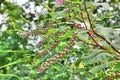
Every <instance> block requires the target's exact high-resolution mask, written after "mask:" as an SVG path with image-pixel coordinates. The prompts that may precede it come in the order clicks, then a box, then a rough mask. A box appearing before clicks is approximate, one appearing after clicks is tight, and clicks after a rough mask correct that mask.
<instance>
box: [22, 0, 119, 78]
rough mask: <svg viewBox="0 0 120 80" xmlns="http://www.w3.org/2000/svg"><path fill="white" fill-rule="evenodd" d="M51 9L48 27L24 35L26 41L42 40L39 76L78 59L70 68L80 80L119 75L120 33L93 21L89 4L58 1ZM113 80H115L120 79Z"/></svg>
mask: <svg viewBox="0 0 120 80" xmlns="http://www.w3.org/2000/svg"><path fill="white" fill-rule="evenodd" d="M60 1H62V2H60ZM59 2H60V3H59ZM63 2H64V4H63ZM51 5H52V3H51V2H49V4H48V5H45V7H46V8H47V9H48V10H49V14H48V16H47V17H45V18H44V19H43V20H42V22H44V24H45V25H44V26H43V27H38V28H37V29H36V30H33V31H31V32H25V33H23V34H22V35H21V37H22V38H26V37H28V36H33V35H35V36H38V35H40V36H41V37H42V39H41V40H40V41H39V42H38V44H37V45H36V46H37V47H39V48H40V50H39V51H38V56H39V57H40V68H39V73H40V74H43V73H44V72H46V71H47V69H50V68H51V67H50V66H53V65H56V64H57V63H58V62H60V63H61V64H62V65H63V66H65V65H66V64H69V63H65V61H66V60H65V59H67V62H70V61H69V60H68V59H69V58H71V56H74V55H76V56H77V59H76V61H75V62H74V63H73V64H69V65H70V66H71V65H73V66H74V69H72V71H74V73H75V74H76V77H77V78H79V79H90V80H91V79H107V80H110V77H111V76H110V71H111V72H112V71H113V72H116V74H118V73H119V72H118V70H119V69H120V68H118V67H117V66H118V65H120V62H119V59H120V56H119V55H120V51H119V50H120V47H119V45H120V38H119V37H120V33H119V32H118V31H116V30H114V29H112V28H107V27H104V26H103V25H99V24H98V23H96V22H95V21H93V20H92V19H94V17H93V16H92V10H91V8H92V7H95V6H94V5H91V2H86V0H84V1H79V0H75V1H73V0H65V1H64V0H56V5H55V6H56V7H54V6H51ZM84 47H85V48H84ZM36 54H37V53H36ZM34 57H36V56H34ZM37 59H38V58H37ZM63 62H64V63H63ZM33 63H34V62H33ZM112 68H114V70H112ZM68 72H69V71H68ZM71 73H72V72H71ZM62 75H63V74H61V76H62ZM111 75H112V74H111ZM113 76H114V77H113V78H114V79H116V78H119V77H120V76H119V75H117V76H115V75H113ZM57 77H59V76H57ZM54 79H56V78H55V77H54ZM66 79H70V77H69V76H67V78H66Z"/></svg>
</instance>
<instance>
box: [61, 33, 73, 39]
mask: <svg viewBox="0 0 120 80" xmlns="http://www.w3.org/2000/svg"><path fill="white" fill-rule="evenodd" d="M72 35H73V31H69V32H66V33H65V34H64V35H62V36H60V40H65V39H67V38H70V37H71V36H72Z"/></svg>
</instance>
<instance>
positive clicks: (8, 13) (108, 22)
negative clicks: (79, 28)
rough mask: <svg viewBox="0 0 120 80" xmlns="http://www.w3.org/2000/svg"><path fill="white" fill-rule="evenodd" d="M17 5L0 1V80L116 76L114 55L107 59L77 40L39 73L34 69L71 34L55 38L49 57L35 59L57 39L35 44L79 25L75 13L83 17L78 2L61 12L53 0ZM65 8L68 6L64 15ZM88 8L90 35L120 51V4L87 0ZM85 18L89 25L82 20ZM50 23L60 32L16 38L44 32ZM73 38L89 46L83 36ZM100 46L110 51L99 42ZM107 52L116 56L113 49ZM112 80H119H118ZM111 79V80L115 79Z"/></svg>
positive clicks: (113, 0)
mask: <svg viewBox="0 0 120 80" xmlns="http://www.w3.org/2000/svg"><path fill="white" fill-rule="evenodd" d="M19 3H22V0H21V2H19V1H18V2H17V1H15V0H13V1H12V0H0V80H105V79H106V78H107V77H108V76H111V75H115V73H117V72H118V73H119V71H120V68H119V66H120V62H119V60H120V58H119V54H111V53H109V52H107V51H104V50H101V49H99V48H96V47H91V46H90V45H88V44H85V43H82V42H79V41H76V42H75V45H74V47H73V48H72V49H71V51H70V52H69V53H68V54H67V55H66V56H64V57H62V58H61V59H60V60H59V61H57V62H56V63H54V64H52V65H51V66H50V67H49V68H48V69H47V70H46V71H45V72H44V73H42V74H40V73H39V72H38V70H39V68H40V66H41V64H42V63H43V62H45V61H46V60H47V59H49V58H50V57H51V56H53V55H54V54H57V53H59V52H60V51H62V50H63V49H64V48H65V47H66V46H67V43H69V37H70V36H71V34H73V33H72V32H73V31H75V30H76V29H75V28H70V30H69V32H68V33H66V34H67V35H63V36H62V37H61V38H60V41H61V43H60V45H59V46H58V47H56V48H55V50H53V53H52V55H50V54H46V55H45V56H44V57H42V58H41V57H39V53H40V52H41V51H43V50H44V49H43V48H45V49H47V48H48V47H49V46H50V45H51V43H52V42H53V41H54V40H55V39H56V36H53V37H52V38H50V39H49V40H48V41H46V42H45V43H44V45H42V47H38V46H36V45H37V43H38V42H39V41H40V40H41V39H42V38H43V37H46V36H48V35H51V34H53V33H54V32H53V31H56V32H57V31H64V30H65V28H64V27H67V26H68V25H65V24H66V23H69V24H71V22H72V21H78V22H80V24H81V25H82V24H83V23H82V21H81V18H79V12H82V13H83V14H86V13H85V10H84V5H83V0H80V1H79V0H65V2H64V4H63V5H62V6H61V7H55V6H54V4H55V0H26V1H24V3H23V4H19ZM70 3H72V7H70V10H69V11H68V12H66V13H64V10H65V9H67V8H69V7H68V5H69V4H70ZM78 5H80V6H78ZM87 7H88V8H89V12H90V13H89V14H90V16H91V19H92V23H93V26H94V27H95V30H96V31H97V32H98V33H99V34H102V35H103V36H104V37H105V38H106V39H107V40H108V41H110V42H111V44H113V45H114V46H115V47H116V48H117V49H118V50H120V47H119V45H120V2H119V0H88V1H87ZM63 17H70V20H68V21H66V20H64V19H62V18H63ZM84 18H85V21H86V23H88V20H87V17H84ZM51 20H53V21H56V23H59V25H61V26H60V28H58V29H57V30H56V29H54V28H51V29H50V30H49V31H48V32H46V34H45V35H42V34H35V35H32V36H29V37H28V38H24V39H22V38H21V35H22V33H24V32H31V31H34V30H36V29H38V28H40V27H45V28H46V26H48V22H49V21H51ZM52 26H53V27H54V26H56V25H54V24H53V25H52ZM88 26H89V24H88ZM96 26H97V27H96ZM78 37H79V38H82V39H83V40H87V41H89V42H92V40H89V38H88V37H87V35H84V32H83V33H79V34H78ZM98 40H99V39H98ZM99 42H100V43H101V44H103V45H104V46H105V47H107V48H109V46H108V45H107V44H105V43H104V42H102V41H100V40H99ZM108 50H109V51H110V52H113V53H115V52H114V51H113V50H112V49H108ZM48 53H50V52H48ZM112 78H114V79H117V80H119V79H120V78H119V76H117V77H114V76H113V77H112ZM112 78H111V80H114V79H112Z"/></svg>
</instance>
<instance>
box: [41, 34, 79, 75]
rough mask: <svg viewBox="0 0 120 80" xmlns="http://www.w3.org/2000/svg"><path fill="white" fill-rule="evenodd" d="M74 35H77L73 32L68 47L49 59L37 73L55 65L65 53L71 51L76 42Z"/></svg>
mask: <svg viewBox="0 0 120 80" xmlns="http://www.w3.org/2000/svg"><path fill="white" fill-rule="evenodd" d="M76 35H77V33H76V32H75V33H74V35H73V36H72V37H71V39H70V42H69V44H68V46H67V47H66V48H65V49H64V50H63V51H62V52H60V53H58V54H57V55H55V56H54V57H53V58H50V59H49V60H48V61H47V62H45V63H43V64H42V65H41V67H40V69H39V73H43V72H44V70H45V69H46V68H48V67H49V66H50V65H51V64H53V63H55V62H56V61H57V60H60V59H61V58H62V57H63V56H64V55H65V54H66V53H68V52H69V51H70V50H71V48H72V46H73V45H74V41H75V40H77V37H76Z"/></svg>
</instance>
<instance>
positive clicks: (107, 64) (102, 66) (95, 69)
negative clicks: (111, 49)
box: [89, 61, 116, 73]
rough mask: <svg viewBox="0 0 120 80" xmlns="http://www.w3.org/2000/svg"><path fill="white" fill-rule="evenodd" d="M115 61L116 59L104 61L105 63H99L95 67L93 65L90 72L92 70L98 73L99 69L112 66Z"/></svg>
mask: <svg viewBox="0 0 120 80" xmlns="http://www.w3.org/2000/svg"><path fill="white" fill-rule="evenodd" d="M115 62H116V61H110V62H106V63H103V64H101V65H98V66H94V67H92V68H91V69H90V70H89V72H91V73H96V72H98V71H100V70H102V69H104V68H106V67H108V66H110V65H111V64H113V63H115Z"/></svg>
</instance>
